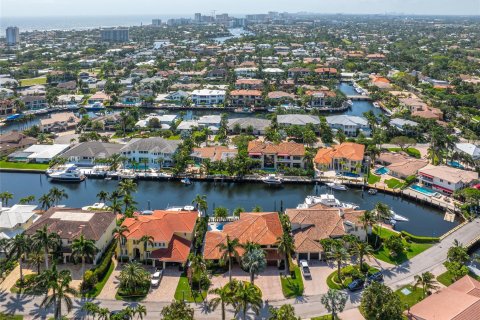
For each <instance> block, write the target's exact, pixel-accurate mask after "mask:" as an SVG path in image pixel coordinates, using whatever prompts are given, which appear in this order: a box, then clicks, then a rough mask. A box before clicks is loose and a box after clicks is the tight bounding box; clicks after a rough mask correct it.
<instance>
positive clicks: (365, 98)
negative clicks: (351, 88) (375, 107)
mask: <svg viewBox="0 0 480 320" xmlns="http://www.w3.org/2000/svg"><path fill="white" fill-rule="evenodd" d="M347 99H350V100H352V101H372V98H370V96H364V95H361V94H356V95H347Z"/></svg>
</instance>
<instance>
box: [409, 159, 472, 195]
mask: <svg viewBox="0 0 480 320" xmlns="http://www.w3.org/2000/svg"><path fill="white" fill-rule="evenodd" d="M476 180H478V173H477V172H475V171H467V170H461V169H456V168H452V167H448V166H443V165H442V166H434V165H431V164H429V165H427V166H425V167H424V168H422V169H420V170H418V181H419V182H420V184H422V185H423V186H425V187H427V188H430V189H433V190H435V191H439V192H442V193H444V194H448V195H450V194H452V193H454V192H455V191H456V190H460V189H463V188H465V187H468V186H469V185H471V184H472V183H473V182H474V181H476Z"/></svg>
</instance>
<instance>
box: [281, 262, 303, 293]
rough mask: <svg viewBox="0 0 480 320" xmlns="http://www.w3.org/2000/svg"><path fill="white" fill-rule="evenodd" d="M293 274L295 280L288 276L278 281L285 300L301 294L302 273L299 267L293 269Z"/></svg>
mask: <svg viewBox="0 0 480 320" xmlns="http://www.w3.org/2000/svg"><path fill="white" fill-rule="evenodd" d="M294 272H295V278H292V277H290V276H288V277H285V276H281V277H280V280H281V281H282V291H283V295H284V296H285V297H286V298H293V297H299V296H301V295H302V294H303V279H302V272H301V271H300V268H299V267H295V269H294Z"/></svg>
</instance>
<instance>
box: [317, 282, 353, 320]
mask: <svg viewBox="0 0 480 320" xmlns="http://www.w3.org/2000/svg"><path fill="white" fill-rule="evenodd" d="M321 302H322V304H323V305H324V306H325V308H326V309H327V310H328V311H329V312H330V313H331V315H332V320H334V319H337V313H339V312H342V311H343V309H344V308H345V303H346V302H347V295H346V294H345V293H344V292H342V291H340V290H335V289H328V292H327V293H326V294H324V295H323V296H322V299H321Z"/></svg>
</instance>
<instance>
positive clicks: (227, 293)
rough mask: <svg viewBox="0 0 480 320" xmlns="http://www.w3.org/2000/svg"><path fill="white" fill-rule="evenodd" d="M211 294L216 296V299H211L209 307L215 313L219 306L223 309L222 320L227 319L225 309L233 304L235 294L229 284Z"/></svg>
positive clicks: (212, 291) (211, 291)
mask: <svg viewBox="0 0 480 320" xmlns="http://www.w3.org/2000/svg"><path fill="white" fill-rule="evenodd" d="M209 293H210V294H214V295H216V297H215V298H211V299H210V301H209V303H208V306H209V307H210V308H211V310H212V311H215V310H216V309H217V308H218V306H221V308H222V320H225V319H226V314H225V308H226V306H227V305H230V304H232V303H233V293H232V290H231V288H230V285H229V284H227V285H225V286H224V287H222V288H215V289H213V290H210V291H209Z"/></svg>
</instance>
